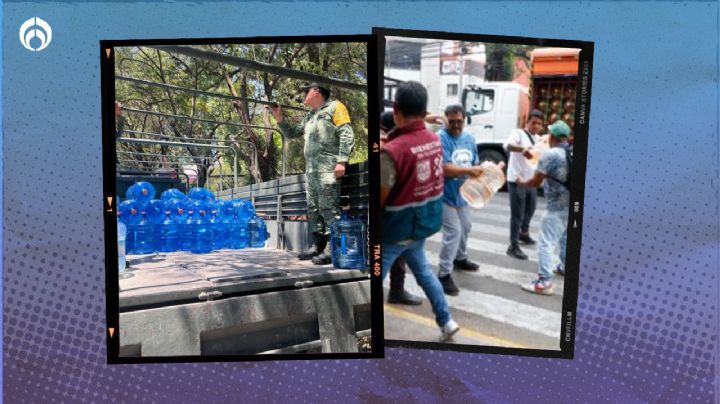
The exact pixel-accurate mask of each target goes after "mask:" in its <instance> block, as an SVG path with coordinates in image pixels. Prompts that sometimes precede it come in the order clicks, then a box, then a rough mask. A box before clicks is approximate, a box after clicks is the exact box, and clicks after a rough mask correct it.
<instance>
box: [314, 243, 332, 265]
mask: <svg viewBox="0 0 720 404" xmlns="http://www.w3.org/2000/svg"><path fill="white" fill-rule="evenodd" d="M312 262H313V264H315V265H328V264H332V252H331V251H330V244H329V243H328V244H327V246H326V247H325V251H323V252H322V254H320V255H317V256H315V257H313V259H312Z"/></svg>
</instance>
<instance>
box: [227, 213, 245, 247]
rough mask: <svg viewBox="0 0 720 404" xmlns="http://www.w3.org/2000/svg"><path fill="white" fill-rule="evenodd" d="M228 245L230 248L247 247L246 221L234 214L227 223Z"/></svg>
mask: <svg viewBox="0 0 720 404" xmlns="http://www.w3.org/2000/svg"><path fill="white" fill-rule="evenodd" d="M228 226H229V231H228V247H229V248H232V249H236V250H238V249H241V248H247V246H248V227H247V221H246V220H243V219H241V218H240V217H238V216H237V215H234V216H233V217H232V219H231V220H230V223H229V224H228Z"/></svg>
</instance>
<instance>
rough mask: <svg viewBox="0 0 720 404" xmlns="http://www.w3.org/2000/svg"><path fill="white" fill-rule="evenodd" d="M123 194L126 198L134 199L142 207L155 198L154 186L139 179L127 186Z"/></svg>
mask: <svg viewBox="0 0 720 404" xmlns="http://www.w3.org/2000/svg"><path fill="white" fill-rule="evenodd" d="M125 196H126V197H127V198H128V199H134V200H136V201H137V202H138V203H139V204H140V206H141V207H142V206H145V204H147V203H149V202H150V201H151V200H152V199H153V198H155V187H153V186H152V184H151V183H149V182H145V181H139V182H136V183H135V184H133V185H132V186H131V187H130V188H128V190H127V192H126V193H125Z"/></svg>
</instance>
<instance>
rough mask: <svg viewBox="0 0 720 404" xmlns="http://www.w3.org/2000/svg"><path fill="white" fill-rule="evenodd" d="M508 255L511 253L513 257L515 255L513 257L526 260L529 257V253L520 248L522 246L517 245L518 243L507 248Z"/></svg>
mask: <svg viewBox="0 0 720 404" xmlns="http://www.w3.org/2000/svg"><path fill="white" fill-rule="evenodd" d="M507 255H509V256H511V257H513V258H517V259H519V260H526V259H528V256H527V254H525V253H524V252H523V251H522V250H521V249H520V247H518V246H516V245H511V246H510V247H508V249H507Z"/></svg>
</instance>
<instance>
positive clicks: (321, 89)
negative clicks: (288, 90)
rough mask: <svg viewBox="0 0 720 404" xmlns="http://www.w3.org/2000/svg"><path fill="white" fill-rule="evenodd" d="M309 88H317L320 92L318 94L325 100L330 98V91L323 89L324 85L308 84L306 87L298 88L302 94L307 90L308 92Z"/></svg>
mask: <svg viewBox="0 0 720 404" xmlns="http://www.w3.org/2000/svg"><path fill="white" fill-rule="evenodd" d="M311 88H317V89H318V90H320V94H322V95H323V97H325V99H326V100H327V99H328V98H330V89H329V88H327V87H325V85H323V84H319V83H310V84H308V85H305V86H302V87H300V90H302V91H303V92H307V90H309V89H311Z"/></svg>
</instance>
